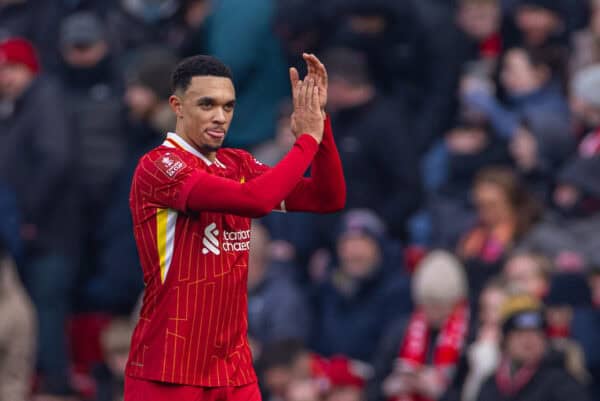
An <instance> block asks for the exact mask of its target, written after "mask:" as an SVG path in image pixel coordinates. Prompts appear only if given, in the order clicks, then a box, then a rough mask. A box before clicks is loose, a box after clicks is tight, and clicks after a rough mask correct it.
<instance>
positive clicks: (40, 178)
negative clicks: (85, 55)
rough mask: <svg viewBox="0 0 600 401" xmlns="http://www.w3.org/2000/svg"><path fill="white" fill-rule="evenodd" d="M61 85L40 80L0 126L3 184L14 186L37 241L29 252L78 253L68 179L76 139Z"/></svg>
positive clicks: (33, 84) (24, 215) (0, 169)
mask: <svg viewBox="0 0 600 401" xmlns="http://www.w3.org/2000/svg"><path fill="white" fill-rule="evenodd" d="M63 102H64V97H63V94H62V91H61V90H60V87H59V86H58V84H57V83H55V82H54V81H53V80H51V79H50V78H48V77H44V76H40V77H38V78H37V79H36V80H35V81H34V82H33V83H32V84H31V86H30V87H29V88H28V89H27V90H26V92H25V93H24V94H23V95H22V96H21V97H20V98H19V99H18V100H17V101H16V103H15V104H14V110H13V111H12V113H10V114H9V115H8V116H6V117H5V118H4V119H3V120H1V121H0V123H1V126H2V129H0V139H1V141H2V146H1V147H0V179H1V180H3V181H4V182H5V183H7V184H8V185H9V186H12V187H13V188H14V189H15V191H16V194H17V199H18V202H19V207H20V208H21V209H22V213H23V222H24V223H29V224H35V225H36V226H37V229H38V235H37V238H36V240H35V241H34V242H32V243H29V244H28V245H29V250H32V248H34V249H37V250H45V251H48V250H58V251H60V250H66V249H67V248H70V249H73V240H74V239H75V238H77V236H78V235H77V232H76V226H77V216H76V214H75V213H74V212H73V211H74V210H76V207H77V202H76V197H75V196H74V193H73V191H72V185H70V182H69V179H70V178H71V176H72V171H71V170H70V167H71V161H72V144H73V142H72V136H71V132H70V130H69V125H68V122H67V115H66V107H65V104H64V103H63Z"/></svg>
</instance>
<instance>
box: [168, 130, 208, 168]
mask: <svg viewBox="0 0 600 401" xmlns="http://www.w3.org/2000/svg"><path fill="white" fill-rule="evenodd" d="M175 133H176V134H177V135H178V136H179V137H180V138H181V139H183V140H184V141H186V142H187V144H188V145H190V146H191V147H193V148H194V149H196V150H197V151H198V152H200V153H202V155H203V156H204V157H206V158H207V159H208V160H210V161H211V162H214V161H215V160H216V159H217V151H216V150H215V149H207V148H205V147H201V146H198V145H196V143H195V142H194V141H193V140H192V139H191V137H190V136H189V135H187V134H186V133H185V130H184V129H183V127H182V126H181V125H180V124H179V123H177V125H176V127H175Z"/></svg>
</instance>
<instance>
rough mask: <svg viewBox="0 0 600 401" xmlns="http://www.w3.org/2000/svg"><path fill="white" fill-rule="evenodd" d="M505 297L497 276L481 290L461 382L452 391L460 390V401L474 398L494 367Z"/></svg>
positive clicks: (500, 335) (497, 360)
mask: <svg viewBox="0 0 600 401" xmlns="http://www.w3.org/2000/svg"><path fill="white" fill-rule="evenodd" d="M507 296H508V292H507V290H506V286H505V283H504V282H503V281H502V280H500V279H492V280H490V281H489V282H488V283H487V284H486V286H485V287H484V289H483V291H482V292H481V297H480V298H479V319H478V322H477V327H476V333H475V339H474V340H473V342H472V343H471V344H469V346H468V348H467V351H466V358H465V359H466V363H467V367H466V368H465V370H467V371H466V372H465V373H464V375H465V377H464V378H463V380H464V381H463V383H461V384H462V385H461V386H459V387H458V388H457V389H456V390H455V391H457V392H460V399H461V400H462V401H474V400H475V399H476V398H477V395H478V394H479V390H480V389H481V386H482V385H483V383H484V382H485V381H486V380H487V378H488V377H490V376H491V375H492V374H493V373H494V371H495V370H496V368H497V366H498V362H499V360H500V340H501V338H502V333H501V325H500V323H501V318H502V305H503V304H504V302H505V301H506V298H507ZM459 374H460V372H459ZM461 387H462V388H461Z"/></svg>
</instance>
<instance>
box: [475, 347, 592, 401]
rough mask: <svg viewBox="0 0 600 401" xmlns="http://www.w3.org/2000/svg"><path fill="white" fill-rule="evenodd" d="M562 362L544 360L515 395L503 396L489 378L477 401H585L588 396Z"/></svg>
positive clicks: (493, 377)
mask: <svg viewBox="0 0 600 401" xmlns="http://www.w3.org/2000/svg"><path fill="white" fill-rule="evenodd" d="M562 366H563V360H561V359H559V358H558V359H557V358H555V357H548V358H546V359H545V360H544V361H543V362H542V364H541V365H540V367H539V369H538V371H537V372H536V373H535V374H534V375H533V377H532V378H531V379H530V381H529V383H527V384H526V385H525V386H524V387H523V388H522V389H521V390H520V391H519V392H518V393H517V394H514V395H512V396H507V395H503V394H502V393H501V392H500V389H499V388H498V385H497V384H496V377H495V376H492V377H490V378H489V379H488V380H487V382H486V383H485V384H484V385H483V387H482V388H481V392H480V393H479V396H478V397H477V400H478V401H587V400H589V399H590V398H589V395H588V393H587V391H586V389H585V387H584V386H583V385H581V384H580V383H578V382H577V381H575V379H573V378H572V377H571V376H570V375H569V374H568V373H567V372H566V371H565V370H564V369H563V367H562Z"/></svg>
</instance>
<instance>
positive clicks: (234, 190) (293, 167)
mask: <svg viewBox="0 0 600 401" xmlns="http://www.w3.org/2000/svg"><path fill="white" fill-rule="evenodd" d="M317 149H318V144H317V142H316V141H315V140H314V139H313V138H312V137H310V136H309V135H302V136H301V137H300V138H298V140H297V141H296V143H295V144H294V147H293V148H292V149H291V150H290V152H289V153H288V154H287V155H286V156H285V157H284V158H283V159H282V160H281V161H280V162H279V163H278V164H277V166H275V167H274V168H272V169H270V170H269V171H267V172H265V173H264V174H262V175H260V176H258V177H256V178H254V179H252V180H250V181H248V182H246V183H243V184H242V183H238V182H236V181H234V180H230V179H226V178H222V177H217V176H213V175H210V174H199V175H198V176H197V177H195V181H194V184H193V187H192V188H191V190H190V192H189V195H188V196H187V200H186V206H187V209H188V210H190V211H195V212H200V211H214V212H222V213H233V214H238V215H240V216H247V217H260V216H264V215H266V214H268V213H269V212H270V211H271V210H273V209H274V208H275V207H276V206H278V205H279V203H281V201H282V200H283V199H285V197H286V196H288V195H289V193H290V192H291V191H292V190H293V189H294V187H295V186H296V185H297V183H298V181H299V180H300V179H301V178H302V176H303V175H304V172H305V171H306V169H307V168H308V166H309V165H310V163H311V162H312V160H313V158H314V156H315V154H316V152H317Z"/></svg>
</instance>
